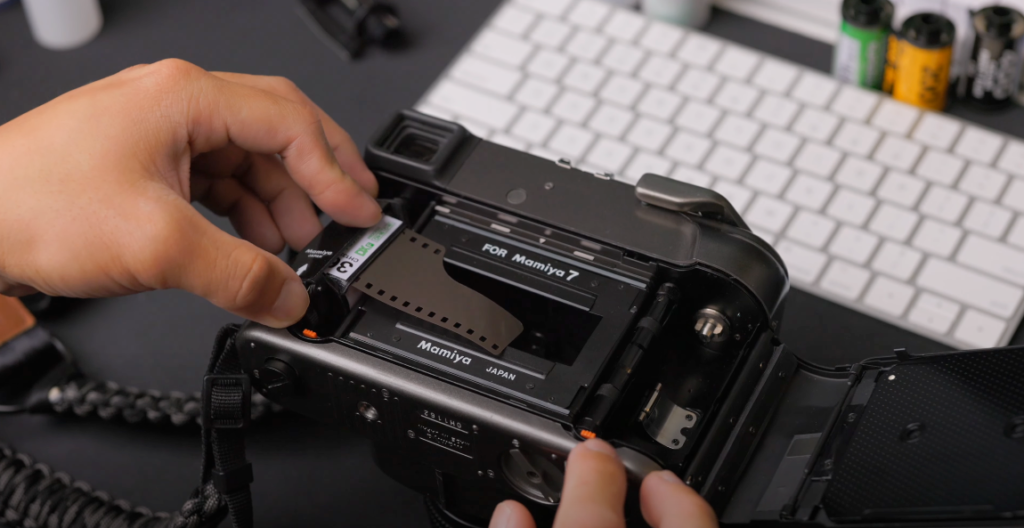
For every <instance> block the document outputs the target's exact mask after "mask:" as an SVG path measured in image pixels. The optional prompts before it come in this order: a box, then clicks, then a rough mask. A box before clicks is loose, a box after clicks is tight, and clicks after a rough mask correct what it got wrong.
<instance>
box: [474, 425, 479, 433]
mask: <svg viewBox="0 0 1024 528" xmlns="http://www.w3.org/2000/svg"><path fill="white" fill-rule="evenodd" d="M473 432H474V433H479V432H480V428H479V427H477V426H475V425H474V426H473Z"/></svg>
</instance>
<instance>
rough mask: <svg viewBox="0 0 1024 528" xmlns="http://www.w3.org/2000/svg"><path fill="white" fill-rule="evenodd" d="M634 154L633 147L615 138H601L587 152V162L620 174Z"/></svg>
mask: <svg viewBox="0 0 1024 528" xmlns="http://www.w3.org/2000/svg"><path fill="white" fill-rule="evenodd" d="M632 155H633V147H630V146H629V145H626V144H623V143H620V142H618V141H616V140H614V139H608V138H600V139H598V140H597V142H596V143H594V146H593V147H592V148H591V149H590V151H589V152H588V153H587V158H586V162H587V163H589V164H592V165H596V166H597V167H598V168H600V169H602V170H604V171H607V172H610V173H612V174H619V173H620V172H622V168H623V167H624V166H625V165H626V161H627V160H628V159H629V157H630V156H632Z"/></svg>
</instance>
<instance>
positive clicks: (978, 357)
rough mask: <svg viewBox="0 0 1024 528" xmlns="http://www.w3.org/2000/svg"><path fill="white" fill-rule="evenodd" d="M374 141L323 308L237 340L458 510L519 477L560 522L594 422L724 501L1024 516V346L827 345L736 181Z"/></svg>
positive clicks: (502, 492)
mask: <svg viewBox="0 0 1024 528" xmlns="http://www.w3.org/2000/svg"><path fill="white" fill-rule="evenodd" d="M366 161H367V163H368V165H369V166H370V168H371V169H372V170H373V171H374V172H375V173H376V175H377V176H378V178H379V180H380V184H381V203H382V204H384V213H385V217H384V219H383V220H382V221H381V223H380V224H378V225H376V226H374V227H372V228H369V229H357V228H351V227H345V226H341V225H338V224H333V223H332V224H330V225H328V226H327V227H326V228H325V229H324V230H323V232H322V233H321V234H320V235H319V236H318V237H317V238H316V239H315V240H314V241H313V242H312V243H311V244H310V245H309V247H307V248H306V249H305V250H304V251H303V252H301V253H300V254H299V255H298V257H297V258H296V260H295V262H294V268H295V270H296V272H297V273H298V274H299V275H300V276H301V278H302V279H303V281H304V283H305V284H306V285H307V288H308V291H309V294H310V298H311V304H310V309H309V312H308V313H307V315H306V317H305V318H304V319H303V321H302V322H300V323H299V324H298V325H296V326H295V327H293V328H291V329H287V330H274V329H270V328H267V327H264V326H261V325H258V324H255V323H247V324H246V325H245V326H244V327H243V328H242V329H241V331H240V332H239V333H238V336H237V338H236V344H237V349H238V351H239V354H240V359H241V362H242V366H243V369H244V370H245V371H246V372H247V373H249V374H250V376H251V377H252V380H253V386H254V387H255V388H257V389H258V390H259V391H260V392H261V393H262V394H263V395H264V396H266V397H267V398H269V399H270V400H271V401H273V402H274V403H277V404H279V405H282V406H284V407H286V408H288V409H291V410H294V411H297V412H300V413H302V414H304V415H307V416H309V417H312V418H315V419H317V420H321V421H323V422H329V423H337V424H340V425H344V426H347V427H350V428H353V429H355V430H358V431H360V432H361V433H363V434H365V435H366V436H367V437H368V438H369V439H370V440H371V441H372V443H373V445H374V452H375V458H376V463H377V465H378V466H379V467H380V469H381V470H383V471H384V472H385V473H387V474H388V475H390V476H391V477H393V478H394V479H396V480H398V481H399V482H401V483H403V484H405V485H406V486H409V487H410V488H412V489H415V490H417V491H419V492H421V493H423V494H424V495H426V496H427V497H428V504H429V505H430V506H431V508H432V509H433V514H434V516H435V519H438V522H439V523H442V524H440V525H447V526H479V525H486V522H487V519H488V518H489V516H490V514H491V512H492V511H493V508H494V506H495V505H496V504H497V503H499V502H500V501H503V500H505V499H516V500H519V501H521V502H523V503H524V504H526V505H527V507H528V508H529V509H530V510H531V512H532V513H533V515H534V517H535V519H537V521H538V524H539V525H544V524H547V523H550V522H551V520H552V519H553V516H554V512H555V509H556V508H557V506H558V503H559V500H560V494H561V488H562V479H563V473H564V468H565V466H564V464H565V460H566V456H567V454H568V452H569V451H570V449H572V447H573V446H574V445H576V444H577V443H579V442H581V441H583V440H584V439H587V438H593V437H595V436H597V437H600V438H602V439H604V440H607V441H608V442H610V443H611V444H612V445H614V446H615V447H616V449H617V451H618V453H619V455H620V457H621V459H622V460H623V462H624V463H625V465H626V467H627V471H628V474H629V476H630V478H631V480H632V481H633V482H634V483H635V482H638V481H639V479H640V478H642V477H643V476H644V475H645V474H646V473H648V472H650V471H652V470H656V469H662V468H665V469H670V470H672V471H674V472H675V473H676V474H678V475H679V476H680V477H681V478H682V479H683V480H684V481H685V482H686V483H687V484H689V485H690V486H692V487H693V488H695V489H697V490H699V491H700V493H701V494H702V495H703V496H704V497H705V498H706V499H707V500H708V501H709V502H710V503H711V505H712V506H713V507H714V508H715V510H716V511H717V512H718V513H719V515H720V516H721V518H722V519H723V521H725V522H733V523H745V522H750V521H755V520H776V521H778V520H792V521H802V522H816V523H822V524H836V523H855V524H861V525H862V524H891V523H905V522H914V521H922V520H924V521H942V522H964V523H971V524H972V525H977V524H979V523H985V522H991V523H1005V522H1008V520H1012V519H1013V518H1017V519H1018V520H1019V519H1020V518H1021V517H1022V516H1024V389H1022V387H1024V385H1021V383H1020V379H1021V375H1022V374H1024V349H1022V348H1017V349H1002V350H988V351H975V352H961V353H951V354H943V355H934V356H913V355H911V354H909V353H906V352H904V351H897V353H896V354H895V355H894V356H892V357H885V358H880V359H877V360H871V361H866V362H863V363H861V364H857V365H846V366H838V367H831V366H829V367H828V368H825V367H820V366H814V365H810V364H807V363H805V362H803V361H801V360H800V359H799V358H798V357H797V356H795V355H794V354H793V353H791V352H790V351H789V350H787V349H786V348H785V347H784V346H783V345H782V343H781V342H780V341H779V339H778V337H777V332H778V324H779V320H780V317H781V313H782V309H783V301H784V299H785V296H786V293H787V291H788V288H789V282H788V278H787V272H786V268H785V265H784V264H783V262H782V259H781V258H780V257H779V255H778V254H777V253H776V252H775V251H774V250H773V249H772V248H771V246H769V245H768V244H767V243H765V242H764V241H762V240H761V239H759V238H758V237H756V236H755V235H753V234H752V233H751V232H750V231H749V229H747V227H746V225H745V224H744V223H743V221H742V219H741V218H740V217H739V215H738V214H737V213H736V211H735V210H734V209H733V208H732V206H731V205H730V204H729V203H728V201H727V200H725V199H724V198H723V197H722V196H720V195H718V194H717V193H714V192H712V191H709V190H706V189H702V188H699V187H695V186H692V185H689V184H686V183H682V182H678V181H674V180H670V179H668V178H665V177H662V176H657V175H652V174H648V175H645V176H644V177H643V178H641V179H640V181H639V182H638V184H637V185H636V186H635V187H633V186H631V185H626V184H623V183H620V182H617V181H614V179H613V178H611V177H609V176H607V175H602V174H592V173H589V172H585V171H582V170H577V169H575V168H573V167H572V165H571V163H570V162H568V161H566V160H560V161H558V162H552V161H548V160H544V159H541V158H538V157H534V156H532V155H529V154H526V153H522V152H518V151H515V150H512V149H509V148H505V147H503V146H500V145H497V144H494V143H490V142H488V141H484V140H481V139H479V138H476V137H473V136H472V135H470V134H469V133H467V132H466V130H465V129H464V128H462V127H461V126H459V125H456V124H453V123H450V122H446V121H443V120H439V119H435V118H432V117H429V116H426V115H423V114H419V113H416V112H411V111H410V112H404V113H402V114H400V115H399V116H397V117H396V118H394V119H393V120H392V121H391V122H390V123H389V124H388V125H387V126H386V127H385V128H383V129H382V130H381V132H379V133H378V135H377V136H376V137H375V138H374V139H373V140H372V142H371V144H370V146H369V147H368V148H367V151H366ZM633 488H634V490H633V493H635V488H636V486H633ZM628 503H629V505H628V506H627V517H628V518H629V519H631V521H630V522H634V523H640V524H642V522H643V521H642V518H641V517H640V515H639V512H638V511H637V507H636V504H635V503H636V501H635V500H630V501H628Z"/></svg>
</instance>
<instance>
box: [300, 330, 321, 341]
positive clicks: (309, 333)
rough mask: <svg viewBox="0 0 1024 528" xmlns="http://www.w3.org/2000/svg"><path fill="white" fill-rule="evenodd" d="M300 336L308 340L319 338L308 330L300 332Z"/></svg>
mask: <svg viewBox="0 0 1024 528" xmlns="http://www.w3.org/2000/svg"><path fill="white" fill-rule="evenodd" d="M302 335H304V336H306V337H308V338H310V339H316V338H318V337H320V336H318V335H316V332H314V331H312V330H310V329H308V328H307V329H305V330H303V331H302Z"/></svg>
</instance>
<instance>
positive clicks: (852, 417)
mask: <svg viewBox="0 0 1024 528" xmlns="http://www.w3.org/2000/svg"><path fill="white" fill-rule="evenodd" d="M856 419H857V414H856V413H850V414H848V415H846V421H847V422H852V421H854V420H856Z"/></svg>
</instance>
